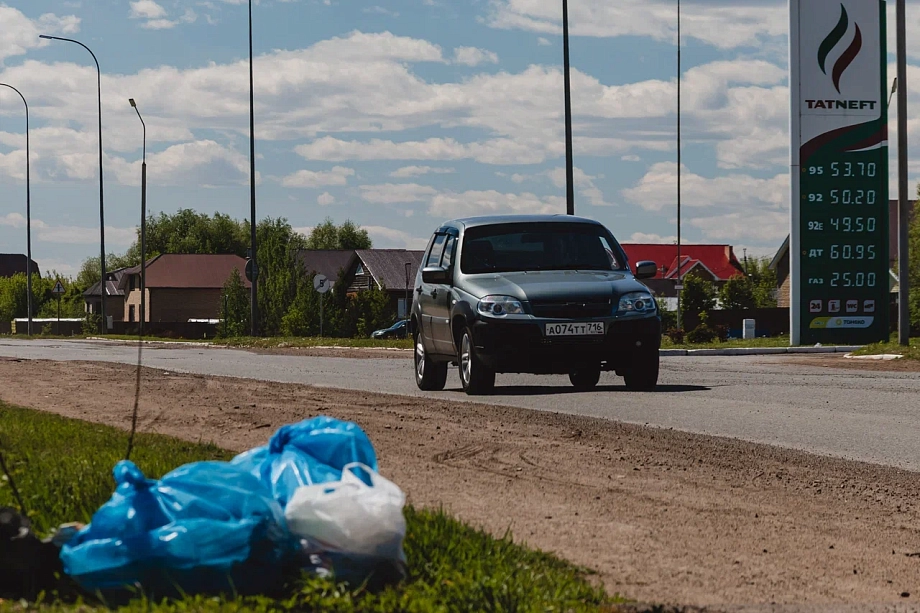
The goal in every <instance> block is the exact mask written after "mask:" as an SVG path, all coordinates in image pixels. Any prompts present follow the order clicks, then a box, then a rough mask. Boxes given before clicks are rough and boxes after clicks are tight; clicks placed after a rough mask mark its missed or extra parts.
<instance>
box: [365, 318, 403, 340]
mask: <svg viewBox="0 0 920 613" xmlns="http://www.w3.org/2000/svg"><path fill="white" fill-rule="evenodd" d="M408 324H409V320H408V319H403V320H401V321H397V322H396V323H395V324H393V325H392V326H390V327H389V328H384V329H383V330H374V331H373V332H371V338H378V339H385V338H406V326H407V325H408Z"/></svg>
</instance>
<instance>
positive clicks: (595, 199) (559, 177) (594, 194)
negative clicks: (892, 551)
mask: <svg viewBox="0 0 920 613" xmlns="http://www.w3.org/2000/svg"><path fill="white" fill-rule="evenodd" d="M546 175H547V176H548V177H549V178H550V180H551V181H552V182H553V185H555V186H556V187H558V188H562V189H565V187H566V176H565V167H558V168H554V169H552V170H549V171H547V172H546ZM572 177H573V179H574V180H575V188H576V189H577V190H578V192H579V193H581V195H583V196H584V197H585V198H587V199H588V202H589V203H591V205H592V206H608V205H609V203H607V202H605V201H604V193H603V192H602V191H601V190H600V189H599V188H598V187H597V185H595V183H594V179H596V178H597V177H592V176H589V175H588V174H587V173H585V171H584V170H582V169H581V168H578V167H575V168H573V169H572ZM512 180H514V177H512Z"/></svg>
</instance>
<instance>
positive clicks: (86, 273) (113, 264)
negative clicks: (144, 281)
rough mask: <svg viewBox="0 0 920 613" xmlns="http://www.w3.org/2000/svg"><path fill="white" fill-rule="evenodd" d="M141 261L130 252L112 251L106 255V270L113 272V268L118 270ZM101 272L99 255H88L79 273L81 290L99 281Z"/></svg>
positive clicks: (78, 282) (78, 278) (78, 280)
mask: <svg viewBox="0 0 920 613" xmlns="http://www.w3.org/2000/svg"><path fill="white" fill-rule="evenodd" d="M129 253H130V252H129ZM140 263H141V261H140V259H137V260H136V261H135V260H133V259H132V258H131V256H130V255H129V254H125V255H116V254H114V253H110V254H108V255H107V256H105V270H106V272H107V273H108V272H112V271H113V270H118V269H119V268H127V267H129V266H137V265H138V264H140ZM101 272H102V271H101V270H100V265H99V256H93V257H88V258H86V259H85V260H83V264H82V265H81V266H80V272H79V273H77V279H76V283H77V285H78V286H79V287H81V288H82V289H81V290H80V291H86V290H88V289H89V288H90V287H91V286H92V285H93V283H96V282H98V281H99V274H100V273H101Z"/></svg>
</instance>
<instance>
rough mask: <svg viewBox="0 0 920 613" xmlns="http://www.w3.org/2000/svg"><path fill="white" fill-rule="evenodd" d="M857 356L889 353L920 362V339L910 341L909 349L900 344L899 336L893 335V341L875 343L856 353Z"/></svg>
mask: <svg viewBox="0 0 920 613" xmlns="http://www.w3.org/2000/svg"><path fill="white" fill-rule="evenodd" d="M853 353H855V354H856V355H879V354H882V353H889V354H895V355H903V356H904V358H906V359H908V360H920V338H912V339H910V345H909V346H908V347H903V346H901V345H900V344H898V341H897V335H896V334H894V335H892V340H891V341H889V342H887V343H874V344H872V345H866V346H865V347H863V348H862V349H860V350H858V351H854V352H853Z"/></svg>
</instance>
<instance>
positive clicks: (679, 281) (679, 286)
mask: <svg viewBox="0 0 920 613" xmlns="http://www.w3.org/2000/svg"><path fill="white" fill-rule="evenodd" d="M680 81H681V72H680V0H677V327H678V329H680V319H681V317H680V316H681V309H680V295H681V293H682V292H683V291H684V288H683V285H684V284H683V280H682V279H681V274H680V269H681V263H682V262H681V259H680V174H681V172H680V171H681V166H680V164H681V160H680Z"/></svg>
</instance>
